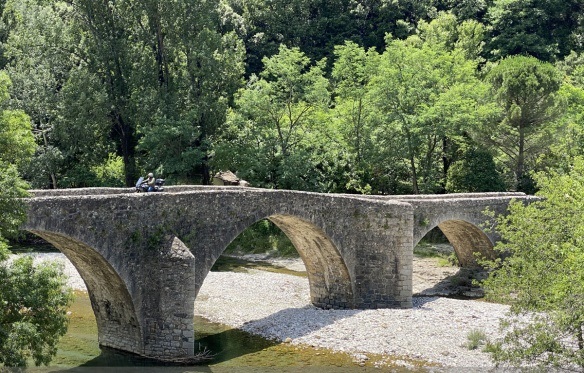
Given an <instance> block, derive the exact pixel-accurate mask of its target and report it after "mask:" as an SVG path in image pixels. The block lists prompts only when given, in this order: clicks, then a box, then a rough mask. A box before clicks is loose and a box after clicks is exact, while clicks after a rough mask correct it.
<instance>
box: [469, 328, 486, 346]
mask: <svg viewBox="0 0 584 373" xmlns="http://www.w3.org/2000/svg"><path fill="white" fill-rule="evenodd" d="M466 339H467V341H466V343H465V344H464V347H466V348H468V349H469V350H476V349H477V348H479V347H481V346H484V345H486V344H487V335H486V334H485V332H483V331H482V330H478V329H473V330H471V331H470V332H469V333H468V334H467V336H466Z"/></svg>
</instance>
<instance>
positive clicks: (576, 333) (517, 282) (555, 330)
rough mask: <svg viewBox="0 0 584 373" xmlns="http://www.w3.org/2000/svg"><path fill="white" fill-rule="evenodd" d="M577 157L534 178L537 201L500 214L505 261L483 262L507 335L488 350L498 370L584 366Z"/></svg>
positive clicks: (583, 254)
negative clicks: (503, 310) (504, 307)
mask: <svg viewBox="0 0 584 373" xmlns="http://www.w3.org/2000/svg"><path fill="white" fill-rule="evenodd" d="M583 175H584V159H582V158H576V159H575V161H574V164H573V167H572V168H571V169H570V171H569V173H560V172H552V173H549V174H538V176H537V177H536V179H537V182H538V187H539V188H540V191H539V192H538V196H539V197H541V198H542V199H541V200H539V201H536V202H532V203H530V204H528V205H525V204H522V203H514V204H512V205H511V206H510V208H509V214H508V215H507V216H501V217H500V218H499V221H498V224H497V230H498V232H499V233H500V234H501V237H502V240H501V241H500V242H499V243H497V245H496V246H495V249H496V250H498V251H500V252H501V253H503V254H505V257H506V259H504V260H497V261H496V262H494V263H491V266H492V269H493V271H492V272H491V274H490V276H489V278H488V279H487V280H486V281H485V283H484V286H485V290H486V296H487V299H489V300H492V301H496V302H504V303H509V304H511V317H509V318H507V319H506V320H505V322H504V323H503V324H502V326H503V327H504V330H506V332H507V334H506V335H505V336H504V338H503V339H502V340H499V341H494V342H493V343H492V345H491V346H490V351H491V352H492V353H493V357H494V359H495V361H496V362H497V363H499V364H503V365H514V366H519V365H521V364H528V365H529V366H532V365H534V364H535V365H539V366H542V367H545V368H565V369H570V370H571V369H575V370H581V369H582V368H584V335H583V333H584V316H583V315H584V270H583V268H584V244H583V242H584V220H583V219H584V218H583V215H582V206H583V205H584V176H583Z"/></svg>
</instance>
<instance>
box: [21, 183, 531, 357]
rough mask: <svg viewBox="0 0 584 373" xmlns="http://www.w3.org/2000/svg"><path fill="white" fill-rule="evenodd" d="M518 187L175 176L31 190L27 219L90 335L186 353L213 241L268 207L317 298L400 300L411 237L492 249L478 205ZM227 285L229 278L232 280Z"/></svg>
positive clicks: (147, 352)
mask: <svg viewBox="0 0 584 373" xmlns="http://www.w3.org/2000/svg"><path fill="white" fill-rule="evenodd" d="M533 198H534V197H532V196H526V195H524V194H522V193H480V194H451V195H417V196H362V195H340V194H319V193H308V192H298V191H288V190H267V189H257V188H241V187H218V186H212V187H203V186H175V187H167V188H165V192H163V193H134V192H133V189H127V188H85V189H63V190H50V191H49V190H35V191H32V197H31V198H29V199H27V204H28V220H27V222H26V223H25V224H24V225H23V226H22V229H24V230H27V231H30V232H32V233H34V234H36V235H38V236H40V237H42V238H44V239H45V240H47V241H48V242H50V243H51V244H53V245H54V246H55V247H57V248H58V249H59V250H61V251H62V252H63V253H64V254H65V255H66V256H67V257H68V258H69V260H71V262H72V263H73V264H74V265H75V267H76V268H77V270H78V271H79V273H80V275H81V277H82V278H83V280H84V281H85V284H86V286H87V289H88V293H89V297H90V299H91V304H92V307H93V311H94V313H95V317H96V320H97V325H98V339H99V343H100V345H102V346H107V347H111V348H116V349H120V350H124V351H129V352H132V353H135V354H138V355H142V356H148V357H153V358H160V359H176V358H188V357H190V356H193V355H194V353H195V351H194V331H193V304H194V301H195V298H196V296H197V293H198V291H199V289H200V288H201V285H202V284H203V281H204V280H205V277H206V276H207V274H208V273H209V271H210V269H211V267H212V266H213V264H214V263H215V261H216V260H217V259H218V258H219V256H220V255H221V254H222V253H223V251H224V250H225V248H226V247H227V246H228V245H229V243H230V242H231V241H233V240H234V239H235V238H236V237H237V236H238V235H239V234H241V233H242V232H243V231H244V230H245V229H247V228H248V227H249V226H251V225H252V224H253V223H255V222H257V221H259V220H262V219H265V218H267V219H269V220H271V221H272V222H274V223H275V224H276V225H277V226H278V227H279V228H280V229H281V230H282V231H283V232H284V233H285V234H286V235H287V236H288V237H289V238H290V240H291V241H292V243H293V244H294V246H295V247H296V249H297V251H298V253H299V255H300V257H301V258H302V260H303V261H304V264H305V266H306V270H307V273H308V279H309V284H310V296H311V301H312V303H313V304H314V305H315V306H317V307H321V308H334V309H344V308H357V309H370V308H408V307H411V306H412V261H413V248H414V246H415V245H416V244H417V243H418V242H419V241H420V240H421V239H422V238H423V237H424V235H426V234H427V233H428V232H429V231H430V230H431V229H433V228H434V227H439V228H440V229H441V230H442V231H443V233H444V234H445V235H446V237H447V238H448V240H449V241H450V243H451V244H452V245H453V247H454V250H455V252H456V255H457V256H458V258H459V260H460V263H461V264H462V265H463V266H473V265H476V263H475V261H474V253H475V252H480V253H481V254H483V255H485V256H487V257H491V258H492V257H494V256H495V253H494V251H493V243H494V242H495V241H496V240H497V237H496V236H495V234H494V233H493V232H490V231H485V230H484V229H483V228H484V227H486V226H492V225H493V222H492V220H491V218H489V217H487V216H486V215H485V214H484V213H483V211H484V210H485V209H487V208H488V209H490V210H492V211H493V212H494V213H495V214H501V213H505V211H506V208H507V205H508V204H509V202H510V201H511V200H523V201H526V202H529V201H530V200H532V199H533ZM233 286H237V284H234V285H233Z"/></svg>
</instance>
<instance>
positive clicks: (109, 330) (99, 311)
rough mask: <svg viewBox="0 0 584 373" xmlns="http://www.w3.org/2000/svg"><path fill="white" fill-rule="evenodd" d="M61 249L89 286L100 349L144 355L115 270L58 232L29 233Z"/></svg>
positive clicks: (127, 296)
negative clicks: (108, 348) (102, 347)
mask: <svg viewBox="0 0 584 373" xmlns="http://www.w3.org/2000/svg"><path fill="white" fill-rule="evenodd" d="M28 231H29V232H31V233H34V234H35V235H37V236H39V237H41V238H43V239H44V240H45V241H47V242H49V243H50V244H52V245H53V246H54V247H56V248H57V249H59V250H60V251H61V252H62V253H63V254H64V255H65V256H66V257H67V258H68V259H69V260H70V261H71V263H72V264H73V265H74V266H75V268H76V269H77V271H78V272H79V275H80V276H81V278H82V279H83V281H84V282H85V286H86V287H87V293H88V295H89V298H90V300H91V307H92V308H93V313H94V315H95V319H96V322H97V330H98V343H99V345H100V346H106V347H111V348H115V349H119V350H124V351H129V352H133V353H136V354H143V350H144V346H143V342H142V337H141V335H142V331H141V326H140V323H139V321H138V317H137V314H136V310H135V308H134V303H133V302H132V298H131V296H130V294H129V292H128V289H127V287H126V285H125V283H124V281H123V280H122V279H121V278H120V276H119V275H118V273H117V272H116V271H115V269H114V268H113V267H112V266H111V265H110V264H109V263H108V262H107V261H106V260H105V259H104V258H103V257H102V256H101V255H100V254H99V253H98V252H96V251H95V250H94V249H93V248H92V247H90V246H88V245H86V244H84V243H83V242H80V241H78V240H75V239H73V238H71V237H68V236H65V235H63V234H59V233H56V232H49V231H40V230H28Z"/></svg>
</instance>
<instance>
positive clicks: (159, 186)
mask: <svg viewBox="0 0 584 373" xmlns="http://www.w3.org/2000/svg"><path fill="white" fill-rule="evenodd" d="M162 191H164V179H156V180H155V181H154V190H153V191H152V192H162ZM146 192H148V183H147V182H146V181H144V177H140V178H139V179H138V181H137V182H136V193H146Z"/></svg>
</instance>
